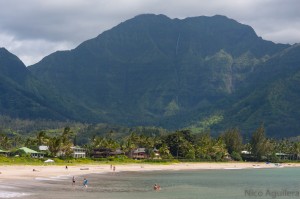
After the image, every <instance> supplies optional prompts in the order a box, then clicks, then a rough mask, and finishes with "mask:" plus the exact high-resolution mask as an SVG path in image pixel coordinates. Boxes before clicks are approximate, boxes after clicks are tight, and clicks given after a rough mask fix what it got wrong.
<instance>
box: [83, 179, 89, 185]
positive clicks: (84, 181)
mask: <svg viewBox="0 0 300 199" xmlns="http://www.w3.org/2000/svg"><path fill="white" fill-rule="evenodd" d="M83 187H88V180H87V179H86V178H84V180H83Z"/></svg>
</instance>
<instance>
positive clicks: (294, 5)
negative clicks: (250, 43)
mask: <svg viewBox="0 0 300 199" xmlns="http://www.w3.org/2000/svg"><path fill="white" fill-rule="evenodd" d="M299 8H300V1H299V0H0V47H5V48H6V49H8V50H9V51H11V52H12V53H14V54H16V55H17V56H18V57H19V58H20V59H21V60H22V61H23V62H24V63H25V64H26V65H31V64H33V63H36V62H38V61H40V60H41V59H42V58H43V57H44V56H46V55H49V54H50V53H52V52H54V51H56V50H69V49H72V48H75V47H76V46H77V45H79V44H80V43H81V42H83V41H85V40H87V39H91V38H94V37H96V36H97V35H99V34H100V33H102V32H103V31H105V30H108V29H110V28H112V27H113V26H116V25H117V24H119V23H120V22H122V21H124V20H127V19H130V18H132V17H134V16H136V15H139V14H144V13H155V14H165V15H167V16H169V17H170V18H186V17H192V16H202V15H205V16H213V15H216V14H220V15H226V16H227V17H229V18H233V19H235V20H237V21H239V22H241V23H243V24H247V25H250V26H252V27H253V28H254V30H255V31H256V33H257V34H258V35H259V36H261V37H263V38H264V39H266V40H271V41H274V42H276V43H289V44H294V43H300V12H299Z"/></svg>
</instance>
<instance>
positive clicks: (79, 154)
mask: <svg viewBox="0 0 300 199" xmlns="http://www.w3.org/2000/svg"><path fill="white" fill-rule="evenodd" d="M71 149H72V156H73V158H85V157H86V150H85V149H84V148H81V147H79V146H73V147H71Z"/></svg>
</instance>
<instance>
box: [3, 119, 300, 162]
mask: <svg viewBox="0 0 300 199" xmlns="http://www.w3.org/2000/svg"><path fill="white" fill-rule="evenodd" d="M153 132H154V131H153ZM117 135H118V132H115V131H112V130H110V131H108V132H107V133H106V134H104V135H101V136H100V135H93V136H91V137H88V138H86V139H87V140H88V142H87V143H85V144H83V145H81V147H83V148H85V149H86V151H87V155H89V154H91V153H92V151H93V149H97V148H107V149H111V150H116V149H121V150H122V151H123V152H125V153H129V152H130V151H132V150H134V149H136V148H141V147H142V148H146V152H147V153H148V155H149V157H154V150H155V149H157V150H158V151H159V153H160V157H161V158H162V159H188V160H195V161H197V160H199V161H200V160H203V161H222V160H228V159H232V160H237V161H241V160H253V161H272V162H276V161H279V157H280V156H278V155H277V154H286V155H287V156H286V157H288V158H289V159H290V160H298V156H299V154H300V142H299V140H288V139H281V140H275V139H272V138H268V137H267V136H266V133H265V128H264V126H263V125H261V126H260V127H259V128H257V129H256V130H255V131H254V132H253V133H252V135H251V138H250V140H246V141H245V140H244V139H243V137H242V134H241V132H240V130H239V129H238V128H232V129H228V130H226V131H224V132H223V133H221V134H220V135H219V136H218V137H212V136H211V135H210V133H209V132H204V133H198V134H193V133H191V131H189V130H178V131H174V132H169V133H166V132H164V133H160V134H157V133H150V134H145V133H141V132H139V131H138V130H137V131H132V132H130V133H129V134H128V135H126V136H123V137H120V136H117ZM78 136H79V134H78V133H75V132H74V131H72V130H71V128H70V127H65V128H64V129H63V131H62V132H60V133H51V132H46V131H40V132H38V133H37V134H36V135H35V136H31V137H27V138H23V137H21V136H20V135H7V134H5V133H3V132H2V133H0V149H2V150H11V151H14V150H17V149H18V147H21V146H26V147H28V148H31V149H33V150H38V146H41V145H46V146H48V148H49V154H48V156H50V157H51V156H52V157H54V156H56V155H57V153H58V152H61V153H62V154H64V156H66V157H68V156H70V155H71V153H72V151H71V146H76V145H78V144H79V143H78ZM242 151H246V152H247V155H246V156H245V155H243V154H242Z"/></svg>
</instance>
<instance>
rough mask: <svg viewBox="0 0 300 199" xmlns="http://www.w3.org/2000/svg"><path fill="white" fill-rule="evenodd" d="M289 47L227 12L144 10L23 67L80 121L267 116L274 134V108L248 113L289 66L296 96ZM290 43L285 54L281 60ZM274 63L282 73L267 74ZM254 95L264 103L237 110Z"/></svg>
mask: <svg viewBox="0 0 300 199" xmlns="http://www.w3.org/2000/svg"><path fill="white" fill-rule="evenodd" d="M293 48H295V46H291V45H288V44H275V43H273V42H271V41H265V40H263V39H262V38H261V37H258V36H257V34H256V33H255V31H254V30H253V28H252V27H250V26H248V25H244V24H240V23H239V22H237V21H235V20H233V19H229V18H227V17H225V16H220V15H216V16H213V17H205V16H200V17H189V18H186V19H170V18H169V17H167V16H165V15H153V14H146V15H139V16H136V17H134V18H132V19H129V20H127V21H125V22H122V23H120V24H119V25H117V26H115V27H113V28H112V29H110V30H107V31H104V32H103V33H101V34H99V35H98V36H97V37H95V38H93V39H90V40H87V41H85V42H83V43H81V44H80V45H78V46H77V47H76V48H75V49H72V50H69V51H57V52H55V53H52V54H50V55H48V56H46V57H45V58H43V59H42V60H41V61H40V62H38V63H36V64H34V65H32V66H29V67H28V69H29V71H30V72H31V73H32V74H33V75H34V76H35V77H36V78H37V79H39V81H40V82H42V83H43V84H45V85H48V87H49V88H50V89H52V90H55V92H56V93H58V94H60V95H63V96H64V98H63V99H64V100H66V101H67V102H71V103H72V105H68V103H64V104H63V105H65V106H68V107H67V110H68V109H69V112H68V114H66V115H67V116H69V117H70V118H75V119H76V120H79V121H87V122H107V123H118V124H122V125H128V126H131V125H157V126H162V127H166V128H169V129H176V128H183V127H187V126H188V127H189V126H195V125H194V122H196V123H197V121H202V122H200V123H199V124H201V125H202V124H203V123H204V122H203V121H204V120H205V121H208V120H209V118H214V120H215V121H216V122H207V123H209V124H211V125H209V126H208V127H205V128H210V129H212V130H213V131H214V132H218V131H220V130H222V127H224V128H225V127H226V128H227V127H230V126H237V125H238V126H241V128H242V129H246V130H247V131H251V130H252V129H254V128H256V127H257V126H258V125H259V124H257V123H258V122H260V121H262V120H264V119H265V118H267V119H266V121H268V122H269V123H270V124H267V126H266V128H267V129H270V130H271V134H273V135H276V134H279V133H278V132H276V121H272V120H271V119H270V118H276V117H277V116H276V115H278V113H277V112H276V111H275V112H271V113H270V116H268V115H260V116H259V117H257V118H256V117H255V114H253V113H254V112H255V109H257V110H259V111H260V112H263V111H264V110H270V106H267V105H266V102H265V101H260V100H259V99H261V98H263V95H264V94H267V93H268V92H270V91H271V90H272V88H273V87H272V86H275V87H276V85H281V83H278V81H277V79H280V78H283V77H281V73H282V75H284V73H286V76H287V77H286V78H287V80H286V81H282V82H283V83H282V84H284V86H283V87H284V88H286V90H288V91H289V93H288V94H289V95H291V96H292V95H295V96H298V95H297V92H296V94H295V93H294V90H293V89H290V88H292V87H291V85H290V84H291V82H292V81H288V79H289V77H290V76H291V75H292V74H293V72H292V70H293V69H292V65H291V64H289V62H288V60H289V59H292V58H293V59H295V63H298V62H300V60H298V59H297V58H295V57H296V56H297V55H298V51H297V50H296V52H294V51H293V50H288V49H293ZM296 49H297V48H296ZM288 51H290V53H289V54H288V56H287V54H286V56H287V57H289V58H288V60H285V61H283V62H282V65H280V63H281V62H280V60H281V59H282V60H283V59H285V53H288ZM293 53H294V54H293ZM280 55H282V57H280ZM272 66H274V67H272ZM285 66H287V68H286V69H287V71H285V72H284V70H281V69H282V68H284V67H285ZM274 68H278V71H279V73H278V75H279V76H276V74H274V75H268V73H270V72H271V71H272V70H273V69H274ZM264 70H265V72H264ZM280 71H281V72H280ZM294 71H295V73H297V71H298V68H297V66H295V70H294ZM274 72H276V71H274ZM266 75H267V77H266V78H265V79H264V77H265V76H266ZM283 79H284V78H283ZM255 81H256V82H255ZM257 82H259V83H261V84H256V83H257ZM263 82H265V83H263ZM268 82H269V83H268ZM286 84H287V85H286ZM255 89H257V90H258V91H259V92H257V91H255ZM275 90H276V89H275ZM296 91H297V90H296ZM253 96H254V97H253ZM252 98H253V99H256V101H258V102H259V103H260V102H261V104H262V105H261V106H258V105H257V106H255V105H251V106H250V109H251V111H248V112H245V113H242V112H241V111H242V110H244V108H245V107H247V106H246V105H245V104H249V103H250V104H255V101H251V100H249V99H252ZM296 98H297V97H296ZM271 101H272V100H271ZM296 102H297V100H295V102H292V103H291V104H290V105H287V106H291V105H293V106H296ZM284 103H289V102H286V101H284ZM76 106H78V107H77V108H76ZM242 106H245V107H242ZM278 106H279V107H280V106H282V105H278ZM70 109H71V110H70ZM273 109H276V107H275V108H274V107H273V108H272V110H273ZM82 111H84V114H83V112H82ZM241 114H242V115H241ZM285 114H288V112H285ZM214 115H215V116H214ZM216 115H219V116H216ZM294 115H295V116H297V118H298V113H296V114H294ZM262 117H265V118H262ZM299 117H300V115H299ZM216 118H219V119H216ZM240 118H244V119H240ZM247 118H248V119H247ZM249 118H250V119H249ZM239 122H241V123H242V124H239ZM290 122H291V123H293V125H292V126H294V127H295V128H294V129H299V126H297V125H296V124H294V123H295V122H293V121H291V120H290ZM244 123H245V124H244ZM278 124H279V123H278ZM197 125H198V124H197ZM197 125H196V126H197ZM201 128H204V127H201ZM224 128H223V130H224ZM291 131H292V130H291Z"/></svg>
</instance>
